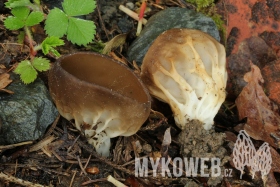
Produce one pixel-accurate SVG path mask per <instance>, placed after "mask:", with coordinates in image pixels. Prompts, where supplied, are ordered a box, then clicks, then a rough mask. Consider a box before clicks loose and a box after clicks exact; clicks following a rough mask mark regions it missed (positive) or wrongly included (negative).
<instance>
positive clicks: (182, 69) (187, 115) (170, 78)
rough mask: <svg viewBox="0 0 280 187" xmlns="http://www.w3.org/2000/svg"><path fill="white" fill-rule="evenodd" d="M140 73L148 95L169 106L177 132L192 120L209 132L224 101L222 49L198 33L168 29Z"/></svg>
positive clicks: (225, 76) (225, 75)
mask: <svg viewBox="0 0 280 187" xmlns="http://www.w3.org/2000/svg"><path fill="white" fill-rule="evenodd" d="M141 70H142V72H141V79H142V80H143V82H144V83H145V85H146V86H147V87H148V89H149V91H150V93H151V95H153V96H155V97H157V98H158V99H160V100H162V101H164V102H166V103H168V104H169V105H170V106H171V109H172V111H173V113H174V118H175V121H176V124H177V125H178V126H179V127H180V128H184V126H185V124H186V123H188V122H189V121H191V120H194V119H197V120H199V121H201V122H203V123H204V128H205V129H210V128H211V126H212V124H213V118H214V117H215V115H216V114H217V112H218V110H219V108H220V106H221V104H222V103H223V102H224V100H225V97H226V92H225V87H226V82H227V72H226V54H225V48H224V46H223V45H221V44H220V43H219V42H218V41H216V40H215V39H214V38H213V37H211V36H210V35H208V34H207V33H204V32H202V31H199V30H193V29H170V30H168V31H166V32H164V33H162V34H161V35H160V36H158V37H157V38H156V40H155V41H154V42H153V44H152V45H151V47H150V48H149V50H148V52H147V53H146V55H145V57H144V59H143V63H142V66H141Z"/></svg>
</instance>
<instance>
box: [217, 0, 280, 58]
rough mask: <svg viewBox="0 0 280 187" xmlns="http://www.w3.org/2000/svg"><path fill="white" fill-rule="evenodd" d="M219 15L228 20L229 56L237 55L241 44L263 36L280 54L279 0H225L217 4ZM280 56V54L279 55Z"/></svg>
mask: <svg viewBox="0 0 280 187" xmlns="http://www.w3.org/2000/svg"><path fill="white" fill-rule="evenodd" d="M217 9H218V10H219V13H221V14H222V15H223V17H224V18H225V19H226V20H227V22H226V23H227V26H226V27H227V38H228V37H230V38H229V39H230V40H228V43H227V45H229V47H230V52H229V54H234V53H237V51H238V48H239V46H240V43H241V42H242V41H244V40H245V39H246V38H250V37H251V36H262V37H263V38H264V39H265V40H266V41H267V42H268V43H269V44H271V47H272V48H273V49H274V50H275V51H276V52H277V53H278V52H280V43H279V42H277V41H279V39H280V38H279V37H280V35H279V33H280V32H279V26H280V1H279V0H246V1H245V0H242V1H236V0H223V1H220V3H218V4H217ZM278 55H280V53H278Z"/></svg>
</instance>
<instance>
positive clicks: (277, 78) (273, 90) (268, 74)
mask: <svg viewBox="0 0 280 187" xmlns="http://www.w3.org/2000/svg"><path fill="white" fill-rule="evenodd" d="M261 71H262V75H263V78H264V80H265V89H266V91H267V94H268V97H269V99H271V100H272V101H274V102H275V103H276V104H277V105H278V106H280V97H279V96H280V59H278V60H275V61H272V62H270V63H268V64H267V65H266V66H265V67H264V68H263V69H262V70H261Z"/></svg>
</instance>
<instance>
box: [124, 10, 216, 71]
mask: <svg viewBox="0 0 280 187" xmlns="http://www.w3.org/2000/svg"><path fill="white" fill-rule="evenodd" d="M172 28H190V29H197V30H201V31H203V32H207V33H208V34H209V35H211V36H213V37H214V38H215V39H216V40H218V41H220V36H219V31H218V29H217V27H216V25H215V23H214V21H213V20H212V19H211V18H209V17H207V16H205V15H203V14H201V13H198V12H196V11H194V10H189V9H186V8H179V7H173V8H168V9H165V10H162V11H160V12H158V13H157V14H155V15H154V16H152V17H151V18H150V19H149V20H148V22H147V24H146V25H145V27H144V29H143V30H142V32H141V33H140V35H139V36H138V38H137V39H136V40H135V41H134V42H133V43H132V44H131V46H130V47H129V49H128V59H129V60H130V61H132V60H135V61H136V62H137V64H138V65H139V66H140V65H141V63H142V60H143V58H144V56H145V54H146V52H147V50H148V49H149V47H150V46H151V44H152V42H153V41H154V40H155V39H156V38H157V36H158V35H160V34H161V33H162V32H164V31H166V30H168V29H172Z"/></svg>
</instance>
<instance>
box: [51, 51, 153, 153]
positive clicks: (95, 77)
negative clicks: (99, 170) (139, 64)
mask: <svg viewBox="0 0 280 187" xmlns="http://www.w3.org/2000/svg"><path fill="white" fill-rule="evenodd" d="M49 88H50V93H51V96H52V98H53V100H54V102H55V104H56V106H57V109H58V111H59V112H60V114H61V115H62V116H63V117H65V118H66V119H68V120H71V119H74V120H75V125H76V128H77V129H79V130H80V131H82V132H84V133H85V136H86V137H87V139H88V141H89V143H91V144H93V145H94V147H95V148H96V150H97V152H99V153H100V154H102V155H104V156H108V155H109V148H110V138H112V137H116V136H130V135H133V134H135V133H136V132H137V131H138V130H139V128H140V127H141V125H142V124H143V123H144V122H145V120H146V119H147V118H148V115H149V113H150V107H151V99H150V96H149V93H148V91H147V89H146V88H145V87H144V86H143V84H142V82H141V81H140V80H139V78H138V77H137V76H136V75H135V74H134V73H133V72H132V71H131V70H130V69H129V68H128V67H126V66H125V65H123V64H121V63H119V62H116V61H114V60H113V59H111V58H109V57H107V56H104V55H100V54H97V53H87V52H80V53H75V54H71V55H67V56H64V57H62V58H60V59H58V62H57V63H56V64H55V65H54V67H53V68H52V69H51V70H50V73H49Z"/></svg>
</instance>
